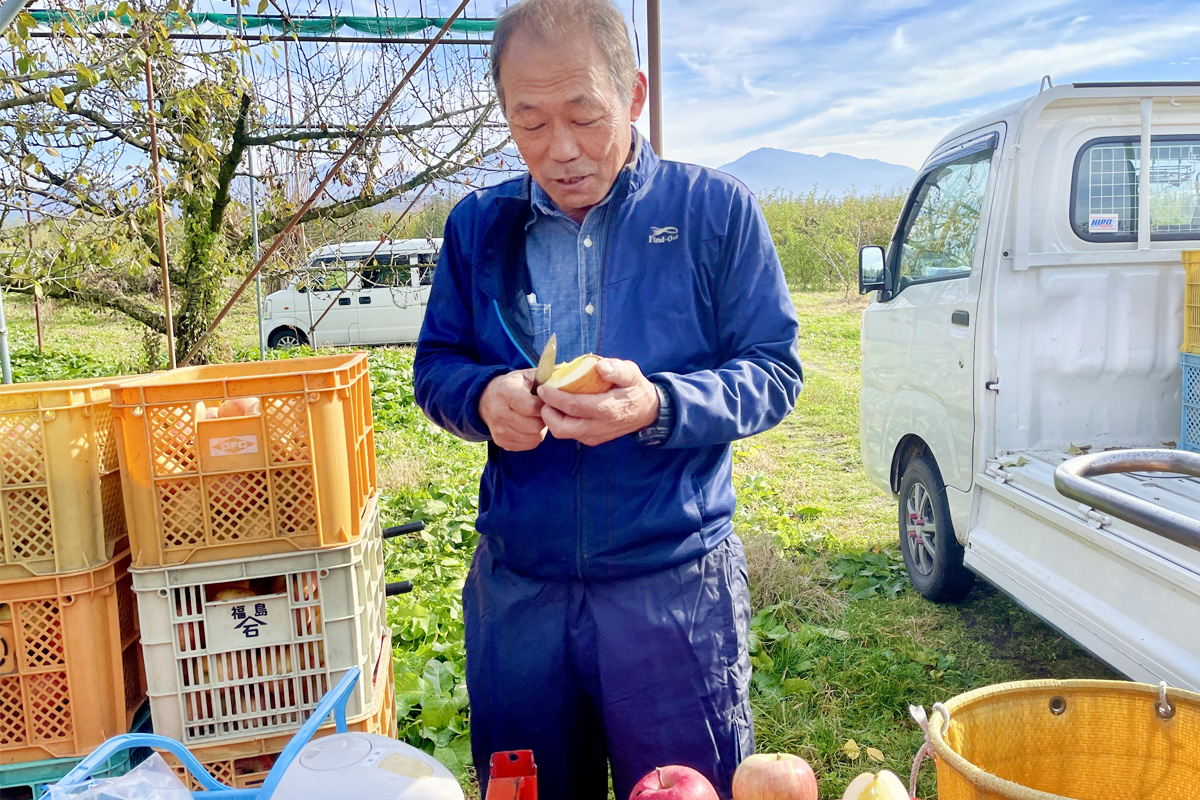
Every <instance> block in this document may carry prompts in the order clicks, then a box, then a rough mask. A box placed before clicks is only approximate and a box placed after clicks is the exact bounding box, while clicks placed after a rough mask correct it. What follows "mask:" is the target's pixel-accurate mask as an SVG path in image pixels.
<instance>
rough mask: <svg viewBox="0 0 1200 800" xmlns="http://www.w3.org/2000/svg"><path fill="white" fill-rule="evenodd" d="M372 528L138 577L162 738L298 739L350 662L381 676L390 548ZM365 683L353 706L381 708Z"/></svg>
mask: <svg viewBox="0 0 1200 800" xmlns="http://www.w3.org/2000/svg"><path fill="white" fill-rule="evenodd" d="M363 525H364V530H366V531H368V533H365V534H364V535H363V536H361V537H360V538H359V539H358V540H357V541H355V542H353V543H351V544H348V545H343V546H342V547H332V548H325V549H321V550H309V551H304V552H300V553H292V554H285V555H277V556H258V557H256V558H250V559H244V560H237V561H221V562H211V563H202V564H194V565H187V566H180V567H164V568H159V569H148V570H135V571H133V572H132V573H131V574H132V575H133V588H134V591H135V592H136V594H137V601H138V614H139V617H140V621H141V628H142V650H143V653H144V655H145V661H146V678H147V684H148V689H147V694H148V696H149V698H150V711H151V715H152V718H153V720H154V732H155V733H158V734H162V735H164V736H170V737H171V738H173V739H176V740H178V741H180V742H183V743H184V744H187V745H192V744H210V743H215V742H229V741H243V740H247V739H255V738H259V737H262V736H266V735H275V734H278V733H282V732H292V731H295V730H297V729H298V728H299V727H300V725H302V724H303V723H304V721H305V720H306V719H307V718H308V716H309V714H311V712H312V710H313V709H314V708H315V707H316V705H317V703H318V702H319V701H320V699H321V697H322V696H324V694H325V693H326V692H327V691H329V690H330V689H331V688H333V686H334V685H335V684H336V683H337V682H338V680H339V679H340V678H341V677H342V675H344V674H345V673H346V671H347V670H349V669H351V668H352V667H358V668H359V669H361V670H362V672H363V674H364V675H373V674H375V668H376V664H377V662H378V660H379V658H380V652H381V648H382V647H383V644H384V643H385V642H387V643H390V641H391V631H390V630H389V629H388V628H387V622H386V615H385V612H384V572H383V542H382V538H381V535H380V529H379V515H378V508H377V505H376V504H375V502H374V501H373V500H372V502H370V503H369V504H368V507H367V511H366V515H365V518H364V520H363ZM374 692H375V687H374V685H373V684H372V682H371V681H369V680H368V681H359V683H358V684H357V685H356V686H355V689H354V693H353V694H352V695H351V696H350V700H349V702H348V704H347V714H348V715H349V716H350V717H357V716H360V715H362V714H366V713H368V712H369V711H370V710H371V709H372V708H373V707H374V704H375V700H376V698H375V697H374Z"/></svg>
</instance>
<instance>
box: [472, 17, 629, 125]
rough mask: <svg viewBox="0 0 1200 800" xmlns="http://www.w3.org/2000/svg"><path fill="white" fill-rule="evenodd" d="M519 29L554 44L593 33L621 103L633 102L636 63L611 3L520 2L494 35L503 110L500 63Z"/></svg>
mask: <svg viewBox="0 0 1200 800" xmlns="http://www.w3.org/2000/svg"><path fill="white" fill-rule="evenodd" d="M519 30H524V31H527V32H528V33H529V34H531V35H532V36H534V37H535V38H536V39H537V40H538V41H540V42H553V41H555V40H557V39H560V38H561V37H563V36H564V35H569V34H571V33H574V32H576V31H579V30H585V31H589V32H590V33H591V34H592V37H593V39H594V40H595V42H596V45H597V46H598V47H599V48H600V52H602V53H603V54H604V58H605V60H606V61H607V62H608V76H609V78H610V79H611V80H612V85H613V88H614V89H616V90H617V94H618V95H619V96H620V98H621V103H622V104H628V103H629V102H630V100H632V99H633V82H634V80H635V79H636V78H637V71H638V68H637V63H636V62H635V61H634V58H633V47H632V46H631V45H630V43H629V29H628V28H627V27H625V18H624V17H623V16H621V12H620V11H619V10H617V7H616V6H615V5H613V4H612V2H611V0H520V2H518V3H515V4H513V5H511V6H509V7H508V8H507V9H505V10H504V13H502V14H501V15H500V17H499V19H498V20H497V21H496V30H495V32H494V33H493V34H492V55H491V59H492V62H491V69H492V83H493V84H495V86H496V95H497V96H498V97H499V98H500V110H501V111H503V110H504V84H503V83H501V81H500V60H501V59H502V58H504V51H505V49H506V48H507V47H508V42H509V40H510V39H511V38H512V36H513V34H515V33H516V32H517V31H519Z"/></svg>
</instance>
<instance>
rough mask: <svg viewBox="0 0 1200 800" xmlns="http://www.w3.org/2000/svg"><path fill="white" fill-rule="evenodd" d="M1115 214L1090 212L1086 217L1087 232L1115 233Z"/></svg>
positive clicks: (1118, 218) (1117, 218)
mask: <svg viewBox="0 0 1200 800" xmlns="http://www.w3.org/2000/svg"><path fill="white" fill-rule="evenodd" d="M1119 220H1120V216H1119V215H1117V214H1092V215H1090V216H1089V217H1088V233H1117V232H1118V225H1117V223H1118V221H1119Z"/></svg>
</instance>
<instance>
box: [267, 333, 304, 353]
mask: <svg viewBox="0 0 1200 800" xmlns="http://www.w3.org/2000/svg"><path fill="white" fill-rule="evenodd" d="M302 344H308V337H307V336H305V335H304V334H303V333H301V332H300V331H298V330H296V329H295V328H279V329H277V330H273V331H271V338H270V339H268V340H267V347H270V348H272V349H274V348H276V347H285V348H286V347H297V346H298V345H302Z"/></svg>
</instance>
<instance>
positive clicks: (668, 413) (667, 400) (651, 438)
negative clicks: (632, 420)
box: [633, 382, 675, 445]
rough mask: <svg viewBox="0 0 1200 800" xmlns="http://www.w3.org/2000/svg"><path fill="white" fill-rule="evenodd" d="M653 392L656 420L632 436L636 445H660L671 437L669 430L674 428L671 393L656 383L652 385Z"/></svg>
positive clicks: (673, 406) (673, 405)
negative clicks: (656, 409)
mask: <svg viewBox="0 0 1200 800" xmlns="http://www.w3.org/2000/svg"><path fill="white" fill-rule="evenodd" d="M654 391H656V392H658V419H656V420H655V421H654V422H652V423H651V424H649V425H647V426H646V427H644V428H642V429H641V430H640V431H637V432H635V433H634V434H633V437H634V439H635V441H637V443H638V444H645V445H658V444H662V443H663V442H665V441H666V440H667V439H669V438H670V437H671V429H672V428H673V427H675V404H674V402H672V400H671V392H670V391H668V390H667V389H664V388H663V386H662V384H660V383H657V382H655V383H654Z"/></svg>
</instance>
